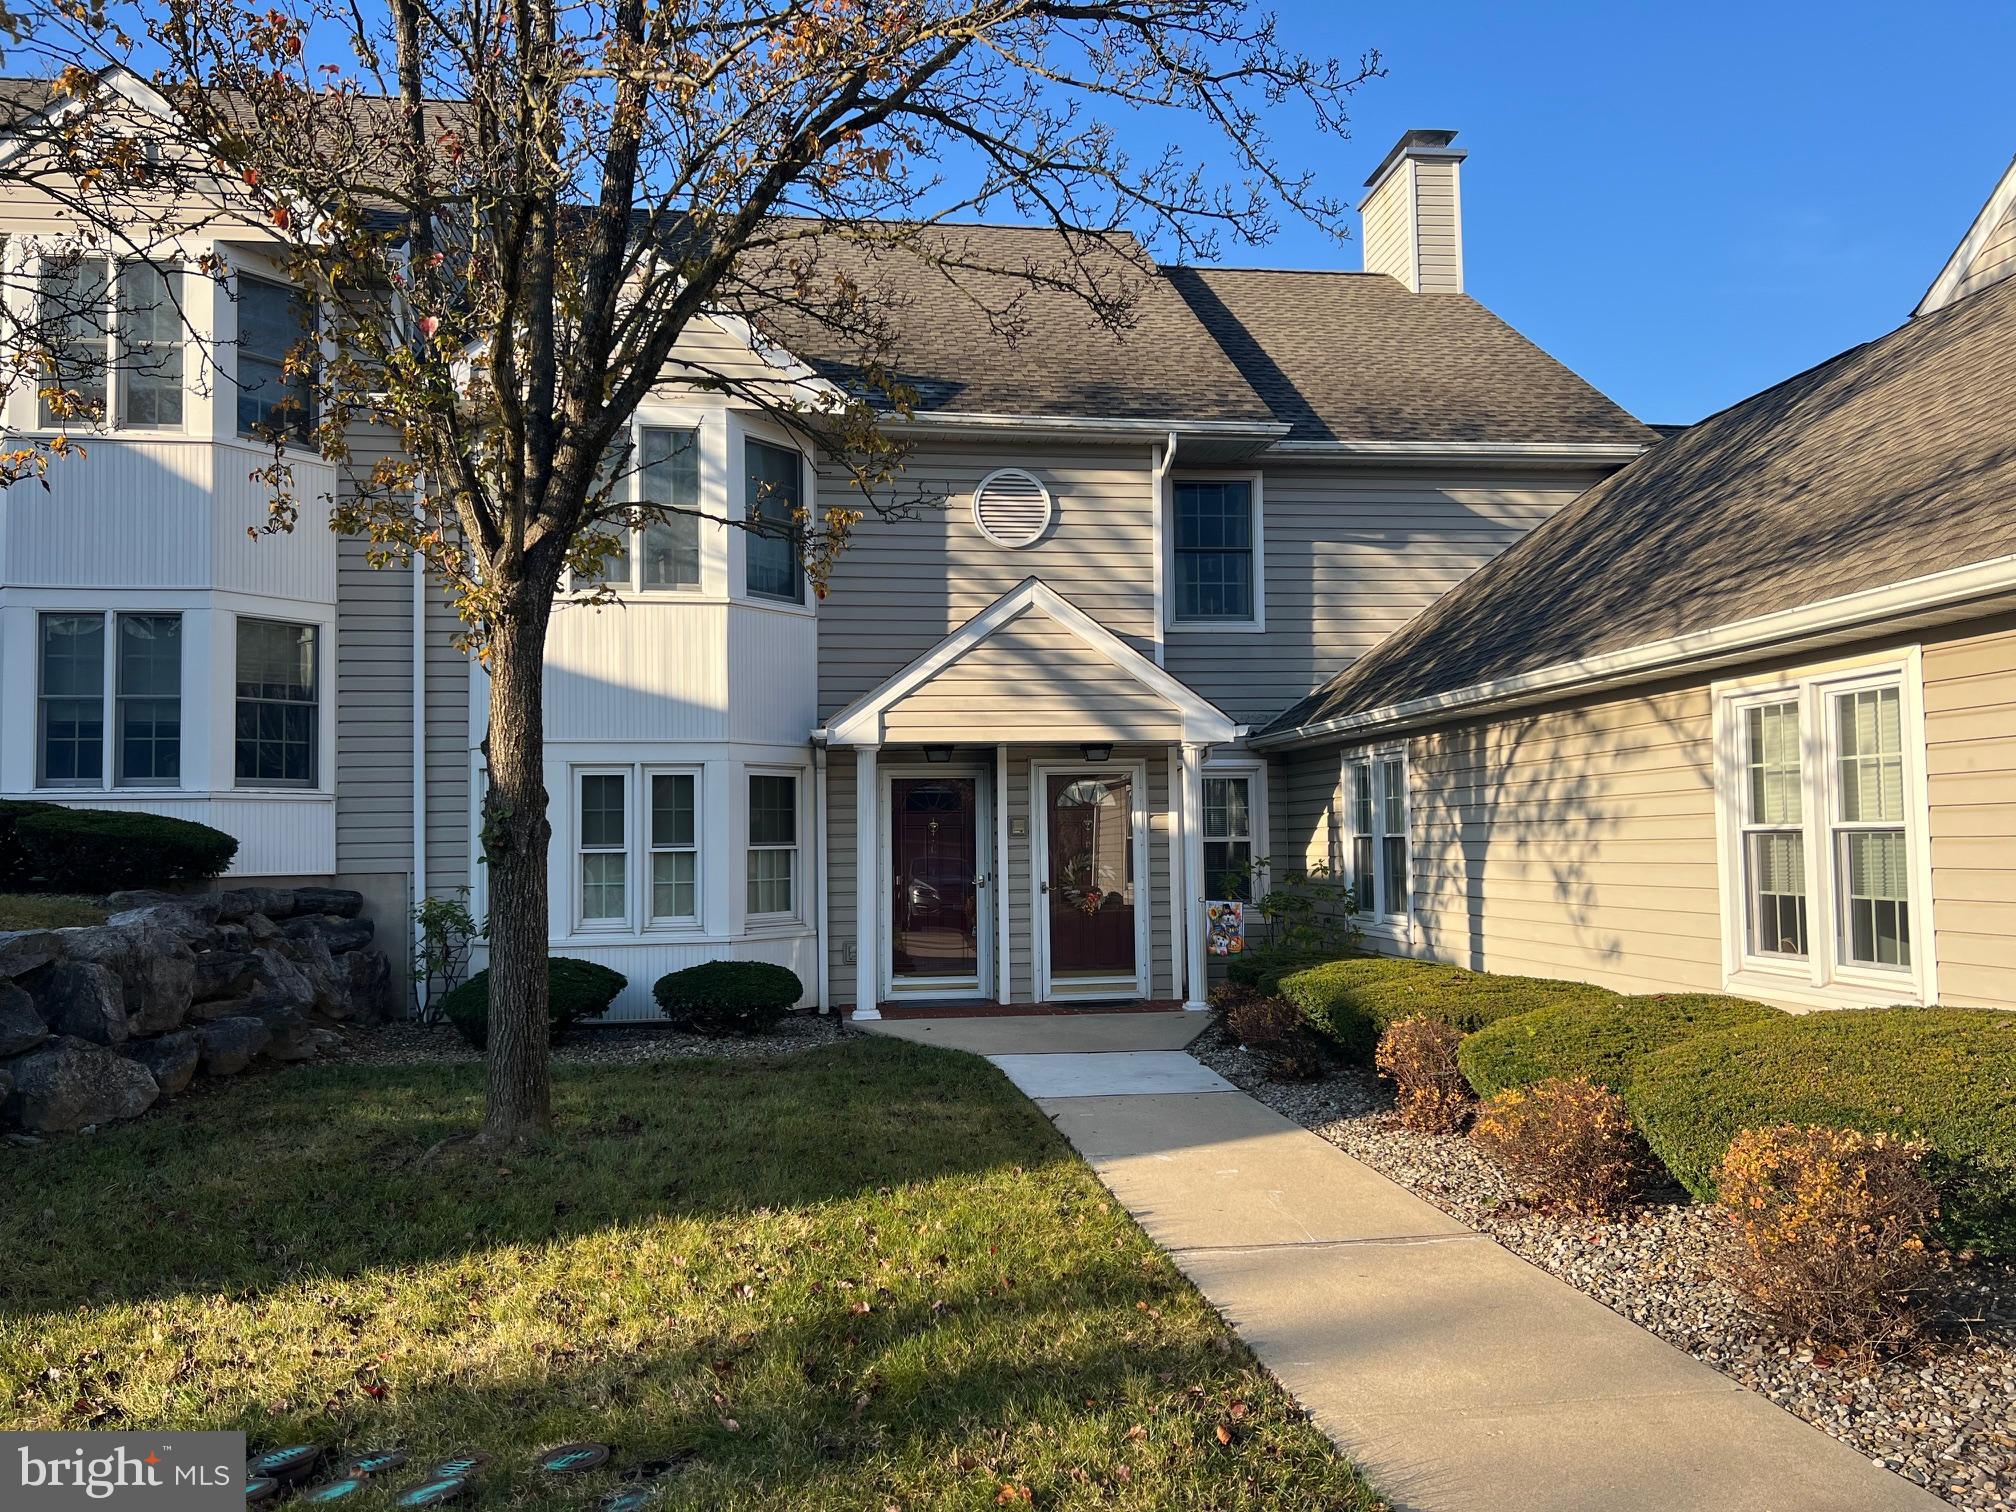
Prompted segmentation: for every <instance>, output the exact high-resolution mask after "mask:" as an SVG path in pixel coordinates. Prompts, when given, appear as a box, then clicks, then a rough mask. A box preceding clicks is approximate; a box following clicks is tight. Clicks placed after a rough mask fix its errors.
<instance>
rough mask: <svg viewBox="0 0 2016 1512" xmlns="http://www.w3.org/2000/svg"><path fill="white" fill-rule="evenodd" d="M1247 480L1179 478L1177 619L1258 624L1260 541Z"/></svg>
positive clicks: (1251, 494)
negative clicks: (1256, 547)
mask: <svg viewBox="0 0 2016 1512" xmlns="http://www.w3.org/2000/svg"><path fill="white" fill-rule="evenodd" d="M1253 491H1254V485H1253V483H1252V482H1251V480H1249V479H1244V478H1238V479H1217V480H1209V481H1206V480H1191V481H1183V480H1179V481H1178V482H1177V484H1176V487H1175V532H1174V534H1175V566H1176V573H1175V585H1174V591H1175V620H1176V623H1178V624H1192V623H1195V624H1199V625H1252V624H1255V623H1257V622H1258V620H1259V618H1260V613H1259V575H1258V572H1257V571H1256V561H1255V556H1256V553H1255V550H1254V543H1255V541H1256V540H1257V538H1258V535H1259V531H1258V529H1257V525H1258V521H1257V520H1256V519H1255V514H1256V510H1255V509H1254V498H1253Z"/></svg>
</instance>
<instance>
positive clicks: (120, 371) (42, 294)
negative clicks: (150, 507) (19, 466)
mask: <svg viewBox="0 0 2016 1512" xmlns="http://www.w3.org/2000/svg"><path fill="white" fill-rule="evenodd" d="M115 268H116V274H115V271H114V270H115ZM183 286H184V279H183V276H182V270H181V269H180V268H178V267H175V266H172V265H169V266H163V265H161V264H158V263H154V262H147V261H126V262H120V263H117V264H115V263H113V262H112V260H111V259H109V258H107V257H106V256H104V255H103V254H102V253H91V252H83V253H75V254H58V253H45V254H44V255H43V256H42V257H41V259H40V262H39V265H38V266H37V269H36V274H35V288H36V296H35V297H36V298H37V300H39V301H40V315H39V319H40V321H41V322H42V324H43V328H44V329H45V330H46V331H47V332H48V334H49V337H50V347H51V355H52V357H53V359H54V366H53V370H52V371H50V372H47V373H43V374H40V375H38V377H37V390H38V393H37V398H36V415H35V418H36V423H37V424H38V425H39V426H41V427H42V428H43V429H45V430H61V429H66V428H69V427H72V426H76V425H80V424H82V425H94V426H96V425H103V426H105V427H106V428H108V429H118V430H163V431H176V430H180V429H182V414H183V382H182V369H183V352H184V348H185V346H186V345H187V342H186V337H185V330H186V321H185V317H184V313H183V310H184V307H183ZM115 379H116V381H115Z"/></svg>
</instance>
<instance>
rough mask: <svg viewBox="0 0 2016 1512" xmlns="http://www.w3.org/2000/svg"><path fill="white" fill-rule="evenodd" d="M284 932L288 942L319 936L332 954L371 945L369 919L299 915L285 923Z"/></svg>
mask: <svg viewBox="0 0 2016 1512" xmlns="http://www.w3.org/2000/svg"><path fill="white" fill-rule="evenodd" d="M284 932H285V933H286V936H287V938H288V939H290V940H304V939H306V938H308V937H309V936H310V935H320V936H321V938H322V943H323V944H324V945H326V946H328V947H329V949H330V951H331V952H332V953H338V952H341V951H345V950H362V949H363V948H364V947H365V946H366V945H369V944H370V943H371V934H372V930H371V921H370V920H369V919H342V918H338V917H336V916H335V915H334V914H303V915H300V916H298V917H296V918H293V919H290V920H289V921H288V922H287V924H286V925H285V929H284Z"/></svg>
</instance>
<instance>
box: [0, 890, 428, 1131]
mask: <svg viewBox="0 0 2016 1512" xmlns="http://www.w3.org/2000/svg"><path fill="white" fill-rule="evenodd" d="M107 902H108V906H110V907H111V908H112V909H114V910H116V911H115V912H114V913H113V915H112V917H111V918H110V919H108V920H107V921H106V922H105V923H103V924H93V925H89V926H86V927H84V928H81V929H28V930H19V931H15V932H11V933H8V932H0V1126H4V1127H6V1128H9V1129H19V1130H26V1131H28V1132H29V1133H31V1134H47V1133H60V1132H64V1131H67V1130H72V1129H82V1128H87V1127H90V1126H91V1125H94V1124H100V1123H107V1122H110V1121H112V1120H115V1119H122V1118H137V1117H138V1116H139V1115H140V1114H142V1113H144V1112H146V1111H147V1109H148V1108H150V1107H152V1106H153V1105H154V1103H155V1101H156V1100H157V1099H158V1098H160V1097H162V1096H166V1095H172V1094H174V1093H177V1092H180V1091H181V1090H182V1089H183V1088H184V1087H186V1086H188V1085H189V1083H190V1081H191V1080H193V1079H194V1078H195V1077H197V1076H232V1075H235V1074H236V1073H238V1072H240V1071H242V1070H244V1069H245V1068H246V1067H247V1066H249V1065H251V1064H252V1063H253V1061H255V1060H258V1059H262V1058H263V1059H265V1060H268V1061H296V1060H308V1059H311V1058H312V1057H313V1056H314V1055H315V1054H316V1053H317V1052H318V1050H319V1049H320V1048H321V1047H322V1045H323V1044H324V1043H326V1041H327V1038H328V1031H327V1029H326V1028H324V1027H322V1026H323V1025H326V1024H328V1023H333V1022H343V1021H363V1022H375V1021H377V1020H379V1019H382V1018H385V1017H387V1016H389V1015H390V1013H391V1011H392V1006H393V1005H392V973H391V967H390V964H389V963H388V962H387V960H386V958H385V955H384V953H383V952H382V951H379V950H376V949H374V948H373V947H372V944H371V933H372V931H371V921H370V920H369V919H364V918H359V917H358V914H359V912H360V911H361V910H362V908H363V906H364V898H363V895H362V894H361V893H355V892H350V891H348V890H346V889H343V888H334V887H298V888H276V887H243V888H238V889H235V890H233V891H230V892H222V893H187V894H184V893H154V892H147V893H115V894H113V896H112V897H111V898H110V899H108V900H107Z"/></svg>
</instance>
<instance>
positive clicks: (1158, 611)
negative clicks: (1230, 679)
mask: <svg viewBox="0 0 2016 1512" xmlns="http://www.w3.org/2000/svg"><path fill="white" fill-rule="evenodd" d="M1175 462H1176V432H1174V431H1173V430H1172V431H1171V432H1169V439H1168V440H1167V441H1166V442H1165V443H1163V447H1162V460H1161V461H1160V462H1158V463H1157V464H1156V465H1155V473H1154V478H1155V490H1154V491H1155V523H1154V528H1153V529H1152V530H1151V531H1150V532H1149V538H1150V539H1151V540H1152V541H1153V542H1154V545H1155V572H1154V581H1155V665H1156V666H1158V667H1159V666H1161V665H1162V640H1163V627H1164V626H1165V625H1167V624H1168V621H1169V611H1168V605H1167V604H1166V603H1165V602H1164V601H1163V598H1164V595H1165V594H1166V593H1167V592H1168V589H1167V587H1166V586H1165V583H1164V579H1165V577H1166V576H1167V573H1168V566H1167V563H1166V561H1165V558H1166V557H1167V556H1168V555H1169V548H1168V538H1167V535H1166V532H1167V530H1168V528H1169V527H1168V524H1167V521H1168V519H1169V469H1170V468H1171V467H1173V466H1174V465H1175Z"/></svg>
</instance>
